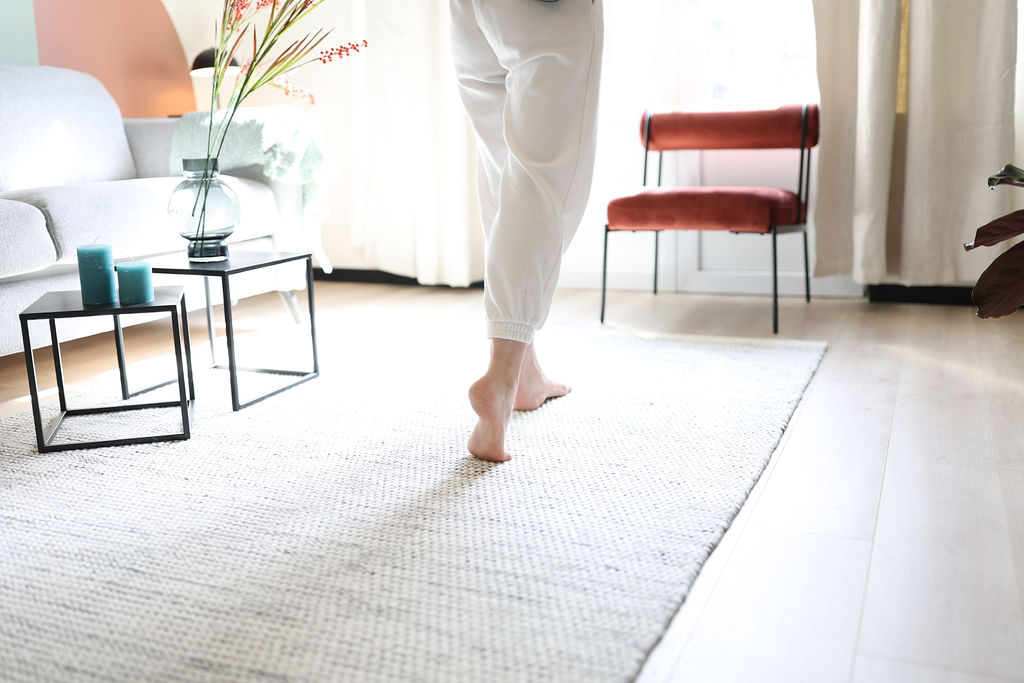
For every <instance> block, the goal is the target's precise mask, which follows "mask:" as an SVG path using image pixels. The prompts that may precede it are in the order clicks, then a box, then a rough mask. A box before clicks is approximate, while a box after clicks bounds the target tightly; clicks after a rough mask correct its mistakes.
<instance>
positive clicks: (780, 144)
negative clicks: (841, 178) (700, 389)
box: [601, 104, 818, 333]
mask: <svg viewBox="0 0 1024 683" xmlns="http://www.w3.org/2000/svg"><path fill="white" fill-rule="evenodd" d="M640 133H641V139H642V140H643V143H644V178H643V184H644V185H645V186H646V185H647V162H648V159H649V157H650V153H651V152H658V186H657V187H650V188H646V189H644V190H641V191H640V192H637V193H636V194H633V195H629V196H627V197H619V198H617V199H613V200H612V201H611V202H609V204H608V223H607V225H605V233H604V263H603V265H602V269H601V322H604V311H605V292H606V289H607V279H608V235H609V234H610V233H612V232H623V231H629V232H638V231H653V232H654V293H655V294H657V293H658V236H659V235H660V233H661V231H662V230H728V231H730V232H734V233H755V234H759V235H769V234H770V235H771V236H772V331H773V332H775V333H778V331H779V287H778V263H777V256H776V237H777V235H778V234H779V233H788V232H800V233H803V238H804V287H805V290H806V297H807V301H810V300H811V278H810V272H809V269H808V258H807V197H808V195H809V190H810V183H811V148H812V147H814V146H816V145H817V144H818V105H816V104H806V105H787V106H784V107H779V108H778V109H771V110H764V111H731V112H682V111H674V112H665V113H657V114H656V113H650V112H645V113H644V117H643V121H642V122H641V130H640ZM711 149H799V150H800V161H799V167H798V168H797V169H795V170H797V178H796V180H797V182H796V192H792V191H790V190H787V189H780V188H774V187H711V186H706V185H701V186H697V187H662V186H661V168H662V159H663V155H664V153H665V152H669V151H676V150H711ZM794 165H795V164H794Z"/></svg>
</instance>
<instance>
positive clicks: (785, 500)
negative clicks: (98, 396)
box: [0, 283, 1024, 683]
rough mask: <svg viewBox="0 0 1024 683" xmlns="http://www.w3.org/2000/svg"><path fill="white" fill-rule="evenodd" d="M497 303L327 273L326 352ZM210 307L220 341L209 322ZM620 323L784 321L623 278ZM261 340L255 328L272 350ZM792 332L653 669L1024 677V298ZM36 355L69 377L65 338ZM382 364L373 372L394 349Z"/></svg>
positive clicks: (692, 674)
mask: <svg viewBox="0 0 1024 683" xmlns="http://www.w3.org/2000/svg"><path fill="white" fill-rule="evenodd" d="M480 299H481V292H480V291H479V290H453V289H447V288H416V287H400V286H391V285H357V284H343V283H317V322H318V327H320V328H321V330H322V331H323V334H322V335H321V359H322V362H323V363H324V364H325V365H326V364H330V363H331V358H332V356H333V357H337V356H336V354H340V353H344V337H345V335H349V334H361V333H367V334H372V333H373V321H374V320H375V319H379V316H402V317H403V319H408V320H409V325H410V337H409V339H387V340H381V345H380V349H381V354H382V356H385V357H386V354H389V353H400V352H403V349H408V348H411V346H412V345H413V344H414V340H415V336H416V335H417V334H451V335H473V334H480V335H481V337H482V322H481V320H480V319H481V312H480V311H481V301H480ZM598 306H599V294H598V293H597V292H592V291H578V290H563V291H560V292H559V293H558V295H557V297H556V300H555V305H554V308H553V310H552V314H551V317H550V319H549V326H550V328H552V330H557V327H559V326H572V327H580V328H594V329H596V328H597V327H598V322H597V311H598ZM237 317H238V320H239V322H240V324H241V327H240V329H252V330H257V329H260V328H265V327H267V326H270V327H275V326H280V325H279V323H280V321H286V320H288V313H287V311H286V309H285V308H284V307H283V306H282V305H281V302H280V300H279V299H278V298H277V297H276V296H266V297H257V298H255V299H252V300H246V301H243V302H241V303H240V305H239V309H238V311H237ZM191 324H192V328H193V329H192V332H193V338H194V339H195V340H196V345H195V346H196V349H197V351H198V352H199V353H202V352H203V349H204V347H205V344H204V343H203V340H204V335H205V334H206V328H205V321H204V320H203V317H202V316H201V315H196V316H194V317H193V318H192V323H191ZM607 325H608V326H609V327H612V328H619V329H625V330H635V331H649V332H669V333H693V334H701V335H723V336H738V337H770V336H771V335H770V325H771V313H770V305H769V301H768V300H767V299H765V298H761V297H731V296H696V295H679V294H660V295H658V296H652V295H650V294H645V293H626V292H612V293H610V296H609V300H608V315H607ZM220 333H221V334H222V331H220ZM548 333H550V334H555V333H557V331H551V332H548ZM126 337H127V343H128V348H129V353H130V360H133V361H140V360H143V359H145V358H152V357H157V356H160V355H163V354H166V353H167V351H168V347H167V342H166V341H165V337H166V332H165V331H164V330H163V329H160V328H157V327H155V326H149V325H147V326H143V327H136V328H128V329H127V330H126ZM259 337H260V335H259V334H257V333H255V332H254V333H253V334H251V335H249V334H248V333H245V338H246V342H245V343H246V344H252V345H253V348H259V344H260V342H259V341H258V338H259ZM779 337H781V338H797V339H818V340H824V341H827V342H828V343H829V350H828V352H827V353H826V355H825V358H824V360H823V362H822V365H821V367H820V369H819V371H818V373H817V375H816V376H815V378H814V380H813V381H812V383H811V385H810V387H809V388H808V391H807V393H806V395H805V397H804V401H803V402H802V404H801V406H800V407H799V408H798V410H797V413H796V414H795V415H794V418H793V420H792V421H791V423H790V426H789V428H788V430H787V433H786V435H785V436H784V438H783V441H782V443H781V444H780V447H779V449H778V450H777V451H776V453H775V455H774V456H773V458H772V461H771V462H770V463H769V466H768V468H767V469H766V471H765V474H764V476H762V478H761V481H760V482H758V485H757V486H756V487H755V489H754V491H753V492H752V494H751V496H750V498H749V500H748V502H747V504H746V505H745V506H744V507H743V509H742V510H741V512H740V515H739V517H738V518H737V520H736V521H735V522H734V524H733V525H732V527H731V528H730V530H729V531H728V532H727V533H726V535H725V537H724V538H723V540H722V542H721V544H720V545H719V547H718V548H717V549H716V550H715V552H714V553H713V554H712V556H711V558H710V559H709V561H708V562H707V564H706V565H705V567H704V569H703V570H702V572H701V574H700V576H699V577H698V579H697V582H696V583H695V584H694V586H693V588H692V590H691V592H690V594H689V596H688V598H687V600H686V602H685V603H684V605H683V607H682V608H681V610H680V611H679V613H678V615H677V616H676V618H675V619H674V620H673V622H672V624H671V625H670V626H669V629H668V631H667V632H666V634H665V636H664V638H663V639H662V642H661V643H660V644H659V645H658V646H657V647H656V648H655V650H654V651H653V652H652V653H651V656H650V658H649V660H648V662H647V665H646V666H645V669H644V671H643V672H642V673H641V676H640V680H642V681H678V680H683V681H701V682H703V681H758V682H770V681H787V682H788V681H848V682H851V683H867V682H875V681H878V682H880V683H888V682H889V681H909V682H912V683H913V682H921V683H932V682H933V681H934V682H940V681H941V682H945V683H970V682H976V683H983V682H984V683H987V682H991V681H1018V682H1020V681H1024V616H1022V615H1024V420H1021V419H1020V416H1021V414H1022V411H1024V315H1021V314H1018V315H1017V316H1012V317H1010V318H1007V319H1004V320H999V321H980V320H978V319H977V318H976V317H975V316H974V315H973V311H972V310H971V309H969V308H962V307H942V306H916V305H906V304H898V305H897V304H869V303H867V302H866V301H861V300H815V301H814V302H812V303H811V304H806V303H804V302H803V301H802V300H800V299H796V298H794V299H784V300H783V301H782V305H781V310H780V335H779ZM250 338H251V341H250ZM543 339H544V333H542V334H541V335H539V337H538V346H539V348H540V350H541V353H542V354H543ZM485 348H486V345H485V344H484V342H483V341H482V340H481V363H482V362H483V360H484V359H485V358H486V355H485ZM62 349H63V350H64V355H65V371H66V376H67V379H68V381H69V382H70V383H72V384H74V385H76V386H88V385H89V384H90V383H91V382H95V381H97V378H98V377H101V376H103V375H104V374H105V373H106V374H109V373H110V372H111V371H112V370H114V369H115V368H116V363H115V359H114V354H113V349H112V343H111V342H110V339H109V337H108V338H90V339H86V340H77V341H74V342H70V343H67V344H65V345H62ZM270 352H271V353H273V349H271V350H270ZM542 357H543V355H542ZM37 358H38V361H39V364H40V376H41V379H42V383H43V386H44V387H45V386H52V380H51V379H49V378H50V377H52V367H50V366H48V365H47V364H48V362H49V361H48V354H47V353H39V352H37ZM368 360H370V359H368ZM372 360H373V362H368V363H367V365H366V369H365V374H363V375H361V376H359V377H353V378H352V381H353V384H354V385H355V384H357V383H358V382H360V381H372V378H373V373H374V372H376V371H377V370H376V369H377V368H381V367H386V358H382V359H372ZM426 361H428V359H425V362H426ZM481 369H482V366H481ZM549 369H550V371H551V373H552V374H553V375H555V376H557V367H551V368H549ZM594 371H595V372H599V371H600V369H599V368H595V370H594ZM467 379H468V378H467ZM566 379H568V380H569V381H571V378H566ZM26 393H27V384H26V382H25V371H24V365H23V361H22V359H21V357H20V356H18V355H14V356H8V357H4V358H0V414H10V413H12V412H19V411H22V410H26V409H27V408H28V403H27V402H26V401H25V399H24V396H25V394H26Z"/></svg>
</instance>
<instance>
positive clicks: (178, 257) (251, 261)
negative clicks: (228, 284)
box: [148, 249, 310, 277]
mask: <svg viewBox="0 0 1024 683" xmlns="http://www.w3.org/2000/svg"><path fill="white" fill-rule="evenodd" d="M308 258H310V253H309V252H305V253H292V252H283V251H234V250H233V249H229V251H228V257H227V259H226V260H224V261H207V262H202V263H197V262H194V261H189V260H188V256H187V255H186V254H185V253H184V252H181V253H178V254H169V255H167V256H160V257H157V258H154V259H149V260H148V263H149V265H150V266H152V268H153V272H154V273H164V274H170V275H206V276H209V277H225V276H227V275H234V274H235V273H242V272H245V271H247V270H255V269H256V268H265V267H266V266H276V265H277V264H279V263H287V262H288V261H298V260H300V259H308Z"/></svg>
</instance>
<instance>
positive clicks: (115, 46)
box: [34, 0, 195, 118]
mask: <svg viewBox="0 0 1024 683" xmlns="http://www.w3.org/2000/svg"><path fill="white" fill-rule="evenodd" d="M34 7H35V19H36V32H37V41H38V45H39V63H40V64H42V65H46V66H62V67H68V68H71V69H76V70H78V71H84V72H86V73H89V74H92V75H93V76H95V77H96V78H98V79H99V80H100V81H101V82H102V83H103V85H105V86H106V88H107V90H109V91H110V94H111V95H113V97H114V99H115V100H117V103H118V105H119V106H120V107H121V114H122V115H123V116H124V117H126V118H132V117H160V116H168V115H171V114H182V113H184V112H186V111H192V110H194V109H195V96H194V95H193V91H192V81H191V80H190V78H189V75H188V68H189V61H188V60H187V59H186V57H185V53H184V51H183V50H182V47H181V43H180V41H179V40H178V34H177V33H176V32H175V30H174V25H173V24H172V23H171V19H170V17H169V16H168V15H167V10H166V9H164V5H163V3H162V2H161V0H128V1H126V0H88V1H87V2H68V0H34Z"/></svg>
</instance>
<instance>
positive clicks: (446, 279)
mask: <svg viewBox="0 0 1024 683" xmlns="http://www.w3.org/2000/svg"><path fill="white" fill-rule="evenodd" d="M328 8H330V12H333V13H334V15H333V16H324V17H321V18H322V19H326V20H328V21H331V22H333V25H334V26H336V27H337V28H336V30H335V33H334V34H333V35H334V36H337V42H344V41H347V40H349V39H351V40H354V41H355V40H362V39H364V38H365V39H366V40H367V41H368V42H369V44H370V45H369V49H368V50H366V51H365V52H364V53H361V54H359V55H358V56H355V57H353V58H350V59H346V60H343V61H342V63H340V64H332V65H327V66H326V67H325V68H320V66H319V65H315V66H314V68H312V69H309V70H308V71H309V73H308V74H303V79H306V78H307V76H309V77H312V78H313V79H317V80H319V81H320V83H316V82H315V81H314V82H313V83H314V85H313V89H314V90H315V91H316V92H318V93H323V94H324V97H323V98H322V101H321V102H320V103H318V104H317V106H316V109H318V110H319V111H320V112H321V114H320V115H321V120H322V121H323V124H324V127H325V132H326V135H327V138H328V147H329V149H330V150H331V151H332V152H333V153H334V155H335V158H336V164H335V168H336V170H337V177H335V178H334V182H333V187H334V188H335V190H334V192H333V195H332V198H331V219H330V220H329V221H328V223H327V224H326V225H325V226H324V239H325V243H326V247H327V251H328V253H329V254H331V257H332V260H335V261H336V265H339V266H340V267H342V268H345V267H351V268H365V269H374V270H383V271H386V272H389V273H394V274H398V275H404V276H407V277H412V278H415V279H416V280H418V281H419V282H421V283H423V284H448V285H454V286H464V285H468V284H470V283H471V282H474V281H478V280H480V279H482V278H483V247H482V240H483V238H482V231H481V227H480V218H479V212H478V209H477V199H476V184H475V182H476V180H475V179H476V175H475V148H474V146H473V133H472V130H471V129H470V128H469V124H468V122H467V120H466V116H465V114H464V112H463V109H462V104H461V102H460V101H459V97H458V93H457V91H456V86H455V79H454V75H453V71H452V62H451V56H450V54H451V53H450V46H449V18H448V3H447V2H442V1H440V0H431V1H430V2H410V1H409V0H351V1H350V2H344V3H326V4H325V5H323V6H322V8H321V10H318V12H320V11H323V10H327V9H328ZM332 37H333V36H332ZM328 40H331V39H328ZM325 114H327V115H325Z"/></svg>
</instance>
